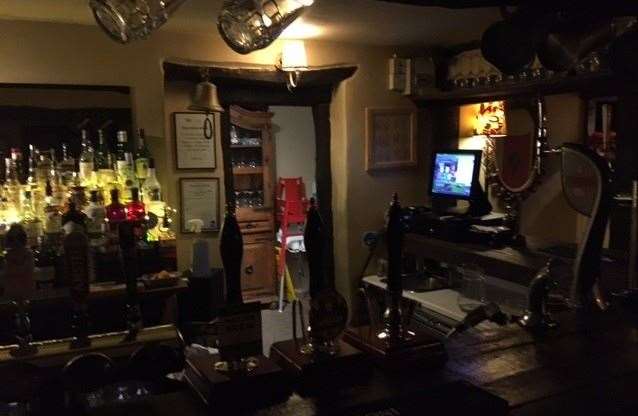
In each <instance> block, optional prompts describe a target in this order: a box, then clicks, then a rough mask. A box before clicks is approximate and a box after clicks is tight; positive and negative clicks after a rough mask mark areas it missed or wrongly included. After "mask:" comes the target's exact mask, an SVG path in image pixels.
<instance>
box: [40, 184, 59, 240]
mask: <svg viewBox="0 0 638 416" xmlns="http://www.w3.org/2000/svg"><path fill="white" fill-rule="evenodd" d="M45 195H46V196H45V198H44V201H45V206H44V232H45V234H58V233H60V230H61V229H62V212H61V207H60V204H61V200H59V199H58V198H57V197H56V196H55V194H54V191H53V186H52V185H51V182H50V181H47V184H46V187H45Z"/></svg>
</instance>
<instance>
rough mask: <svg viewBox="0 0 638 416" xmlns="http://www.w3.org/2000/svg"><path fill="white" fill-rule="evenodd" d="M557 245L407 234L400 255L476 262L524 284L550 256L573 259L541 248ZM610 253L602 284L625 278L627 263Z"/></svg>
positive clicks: (536, 240)
mask: <svg viewBox="0 0 638 416" xmlns="http://www.w3.org/2000/svg"><path fill="white" fill-rule="evenodd" d="M560 245H561V244H560V243H557V242H555V241H548V240H545V239H541V238H533V237H528V238H527V244H526V246H525V247H514V246H498V247H491V246H489V245H481V244H470V243H459V242H452V241H446V240H441V239H438V238H434V237H429V236H424V235H419V234H411V233H409V234H406V236H405V242H404V254H406V255H413V256H415V257H421V258H428V259H431V260H435V261H440V262H445V263H449V264H457V265H458V264H463V263H465V264H472V265H476V266H479V267H481V268H482V269H483V270H485V271H486V272H488V273H489V275H490V276H493V277H496V278H500V279H503V280H508V281H510V282H513V283H518V284H521V285H524V286H527V285H528V284H529V282H530V281H531V280H532V278H533V277H534V275H535V274H536V272H537V271H538V270H539V269H540V268H541V267H543V266H544V265H545V263H546V262H547V260H548V259H549V258H550V257H552V256H553V257H560V258H562V259H563V260H564V261H565V262H566V263H567V264H571V263H572V261H573V259H572V258H570V257H567V256H564V255H562V256H561V255H560V254H562V253H560V254H553V255H550V254H549V253H548V252H547V251H545V250H547V249H548V248H551V247H556V246H560ZM614 254H615V256H614V259H612V258H609V257H606V256H604V258H603V260H602V273H603V284H605V281H608V280H611V281H613V284H612V286H613V287H617V286H619V285H618V283H620V282H622V283H624V282H625V281H626V278H625V277H626V270H627V266H626V262H625V261H624V260H619V259H617V258H619V257H621V255H620V253H614Z"/></svg>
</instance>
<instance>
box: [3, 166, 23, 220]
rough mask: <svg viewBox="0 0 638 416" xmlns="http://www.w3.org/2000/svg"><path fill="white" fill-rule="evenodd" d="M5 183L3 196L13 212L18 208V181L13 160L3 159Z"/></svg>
mask: <svg viewBox="0 0 638 416" xmlns="http://www.w3.org/2000/svg"><path fill="white" fill-rule="evenodd" d="M5 167H6V173H5V178H6V179H5V182H4V190H3V194H4V196H5V198H7V201H8V203H9V204H10V205H11V206H12V208H14V209H15V210H17V209H18V207H19V206H20V199H21V197H20V188H21V186H20V181H19V179H18V171H17V167H16V164H15V160H14V159H13V158H6V159H5Z"/></svg>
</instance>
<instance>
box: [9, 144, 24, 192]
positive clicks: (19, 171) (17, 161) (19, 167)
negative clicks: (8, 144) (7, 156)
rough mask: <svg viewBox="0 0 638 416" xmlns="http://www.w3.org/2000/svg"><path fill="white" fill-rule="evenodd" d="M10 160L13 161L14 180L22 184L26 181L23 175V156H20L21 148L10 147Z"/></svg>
mask: <svg viewBox="0 0 638 416" xmlns="http://www.w3.org/2000/svg"><path fill="white" fill-rule="evenodd" d="M11 160H12V161H13V165H14V168H15V173H16V180H17V181H18V183H20V184H22V183H25V182H26V177H25V175H24V158H23V157H22V150H20V148H18V147H13V148H12V149H11Z"/></svg>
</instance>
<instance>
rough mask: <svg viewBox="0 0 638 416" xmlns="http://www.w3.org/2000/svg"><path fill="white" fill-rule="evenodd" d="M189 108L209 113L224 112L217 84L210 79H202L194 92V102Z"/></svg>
mask: <svg viewBox="0 0 638 416" xmlns="http://www.w3.org/2000/svg"><path fill="white" fill-rule="evenodd" d="M188 109H189V110H193V111H205V112H207V113H223V112H224V108H223V107H222V106H221V105H220V104H219V96H218V95H217V86H215V84H213V83H211V82H208V81H202V82H200V83H199V84H197V86H196V87H195V93H194V94H193V103H192V104H191V105H190V106H189V107H188Z"/></svg>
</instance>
